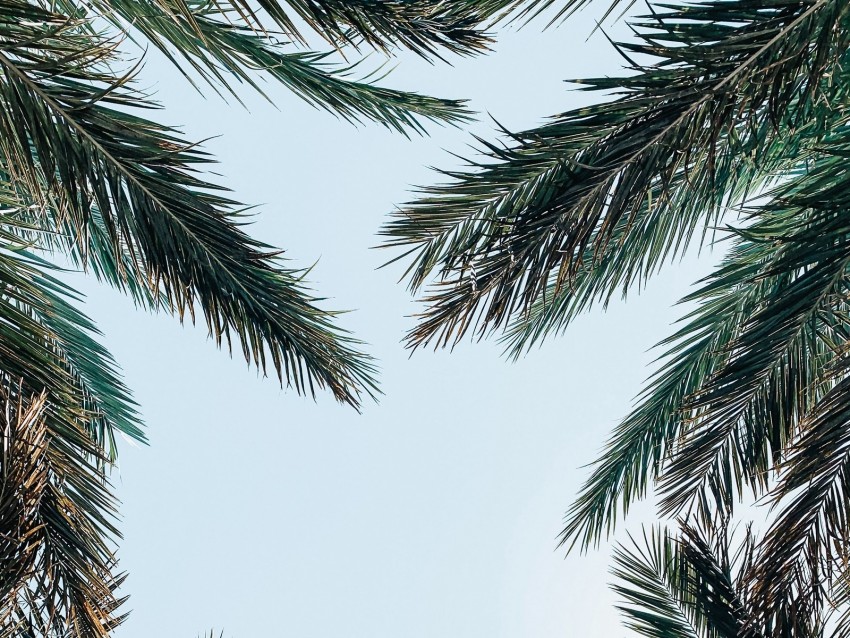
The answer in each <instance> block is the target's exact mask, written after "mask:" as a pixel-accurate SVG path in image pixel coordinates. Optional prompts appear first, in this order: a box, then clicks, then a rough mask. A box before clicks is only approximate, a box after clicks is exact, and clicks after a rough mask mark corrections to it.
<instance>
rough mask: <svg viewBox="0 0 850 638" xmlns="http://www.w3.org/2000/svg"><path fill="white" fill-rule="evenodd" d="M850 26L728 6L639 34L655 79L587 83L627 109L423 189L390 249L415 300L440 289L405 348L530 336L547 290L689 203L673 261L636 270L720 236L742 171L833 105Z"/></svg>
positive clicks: (767, 8) (526, 136)
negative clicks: (529, 325)
mask: <svg viewBox="0 0 850 638" xmlns="http://www.w3.org/2000/svg"><path fill="white" fill-rule="evenodd" d="M665 9H667V8H666V7H665ZM847 16H848V10H847V6H846V4H845V3H840V2H831V1H829V0H800V1H791V0H789V1H787V2H783V1H776V2H770V3H763V2H754V1H749V2H740V1H735V2H731V1H728V0H716V1H713V2H704V3H697V4H694V5H684V6H681V7H677V8H671V9H667V10H666V11H665V12H663V13H653V14H652V15H651V16H649V17H648V18H646V19H645V20H644V22H641V23H639V24H638V25H636V29H637V35H638V37H639V38H640V40H641V42H640V43H638V44H628V43H626V44H622V45H620V46H621V47H623V50H624V51H627V52H628V53H629V54H631V55H635V56H641V55H643V56H650V57H651V58H654V59H655V60H656V62H655V64H653V65H652V66H647V65H640V66H638V65H637V63H635V67H634V69H633V70H634V71H636V74H635V75H632V76H628V77H624V78H614V79H612V78H602V79H596V80H589V81H584V83H585V84H586V85H588V87H589V88H590V89H592V90H596V91H609V92H614V94H615V97H617V99H614V100H613V101H611V102H606V103H604V104H601V105H596V106H591V107H586V108H581V109H577V110H574V111H571V112H568V113H566V114H564V115H561V116H559V117H557V118H556V119H555V120H554V121H553V122H552V123H550V124H547V125H545V126H543V127H540V128H538V129H534V130H531V131H526V132H523V133H519V134H516V135H513V136H512V138H513V139H512V142H513V146H511V147H507V148H501V147H498V146H496V145H492V144H488V145H486V150H487V153H488V158H489V161H488V162H478V163H472V170H468V171H462V172H448V173H446V175H447V176H448V177H450V178H452V179H453V180H454V181H453V182H452V183H449V184H447V185H444V186H436V187H431V188H429V189H426V190H425V191H424V193H423V196H422V198H421V199H420V200H418V201H417V202H414V203H412V204H410V205H408V206H407V207H406V208H404V209H403V210H401V211H400V212H398V213H396V214H395V219H394V220H393V221H392V222H390V223H389V224H387V225H386V226H385V228H384V230H383V234H384V235H385V236H386V237H387V238H388V239H387V245H388V246H396V247H404V248H406V249H407V250H408V252H407V253H406V256H407V257H408V258H409V257H410V256H411V255H414V256H415V257H414V258H413V259H412V263H411V265H410V266H409V268H408V270H407V273H406V276H408V277H409V281H410V284H411V287H412V288H413V289H414V290H415V289H418V288H420V287H421V286H423V285H424V284H425V283H426V281H427V279H428V277H429V276H431V275H432V274H436V276H437V282H436V283H435V284H434V286H433V288H431V291H430V292H428V293H427V294H426V295H425V296H424V301H425V302H426V304H427V309H426V311H425V313H424V314H423V316H422V320H421V322H420V323H419V325H418V326H417V327H416V328H415V329H414V330H413V331H412V332H411V333H410V334H409V336H408V344H409V345H410V346H413V347H415V346H419V345H425V344H427V343H429V342H431V341H434V342H435V343H436V344H437V345H446V344H448V343H450V342H452V341H453V340H457V339H460V338H461V337H462V336H463V335H464V334H465V333H466V332H468V331H470V330H477V331H478V333H479V334H481V335H484V334H486V333H487V332H488V331H489V330H496V329H499V328H501V327H504V326H505V325H506V324H508V323H510V321H511V320H517V321H519V320H521V319H520V317H521V316H522V315H523V314H524V313H526V312H527V311H528V310H529V309H530V308H531V307H532V306H533V304H534V303H535V302H538V301H540V300H541V299H542V297H543V295H544V294H545V293H546V291H547V289H549V290H550V291H551V289H552V286H553V285H554V288H555V290H556V291H557V290H560V289H561V288H570V287H571V286H574V285H575V282H576V280H577V277H578V276H579V273H581V272H582V271H583V270H587V271H589V272H592V271H593V268H594V267H595V265H596V260H602V259H604V255H605V254H606V253H607V252H608V249H609V247H611V246H612V245H613V244H612V242H614V241H615V240H617V238H618V232H620V230H618V229H622V228H623V227H626V228H628V227H629V224H630V223H631V222H632V221H633V220H634V219H635V218H636V217H638V218H639V217H640V211H641V210H642V209H643V208H644V207H646V208H651V207H652V205H653V204H654V205H660V206H662V207H664V206H665V205H666V204H665V202H666V203H667V204H670V203H671V202H672V203H673V204H674V205H675V204H678V203H683V205H684V207H685V210H684V212H683V211H682V210H681V207H679V208H676V209H675V210H676V215H675V216H674V217H673V218H672V221H669V222H668V227H663V228H662V227H660V228H659V232H661V231H664V232H666V233H667V235H666V236H665V237H664V238H663V239H659V240H658V241H659V242H660V245H662V246H666V247H667V248H666V249H661V250H655V251H654V255H652V256H650V257H649V258H648V259H645V260H644V259H643V257H642V256H640V255H638V256H633V257H632V260H633V263H635V264H641V266H642V267H641V268H640V270H641V271H644V272H651V270H652V267H653V265H656V264H657V263H658V262H657V261H654V260H657V258H658V257H660V256H663V255H665V254H668V253H669V252H671V247H683V246H684V245H686V243H687V240H688V239H689V238H690V237H691V236H692V235H693V233H694V229H695V228H698V226H697V225H696V224H695V222H694V218H697V219H698V220H699V221H700V222H702V223H703V224H708V225H710V222H711V220H712V219H716V215H718V214H720V212H722V204H723V203H724V202H725V201H726V197H727V196H728V195H729V194H730V193H731V192H734V191H736V190H738V189H739V187H740V185H739V184H738V185H735V186H732V184H734V178H735V177H737V176H738V174H739V173H738V171H737V161H738V159H739V158H744V157H748V156H750V157H752V158H753V161H754V162H755V163H756V164H760V160H761V158H760V152H761V150H762V149H765V148H772V147H773V146H774V144H781V143H782V142H783V141H784V140H787V141H789V142H790V143H793V142H792V141H791V140H793V138H794V137H795V136H787V135H784V133H783V131H785V130H788V129H793V128H795V127H802V126H803V124H804V123H806V122H807V120H806V117H807V116H809V115H810V114H811V113H812V112H813V111H814V110H815V105H816V104H817V103H819V102H820V101H821V100H824V99H829V98H828V97H826V96H828V95H829V91H825V88H826V86H827V85H829V83H830V81H831V78H832V75H831V73H832V70H833V69H834V68H835V66H836V65H837V64H839V63H840V62H841V61H842V60H843V58H844V57H845V55H846V51H847V42H846V39H847V38H848V37H850V36H848V35H847V34H848V30H847V29H846V28H843V26H842V28H838V25H844V23H845V22H846V21H847V19H848V17H847ZM618 96H619V97H618ZM792 105H793V108H791V107H792ZM826 130H827V129H820V130H819V131H818V130H813V131H812V132H811V133H812V136H813V137H817V135H819V134H821V135H822V134H824V132H825V131H826ZM742 132H743V133H744V134H743V135H742ZM764 168H765V169H767V168H768V167H767V166H765V167H764ZM682 190H684V191H685V192H684V193H682V192H681V191H682ZM650 200H651V201H652V202H653V204H650V203H649V202H650ZM690 202H693V208H691V204H690ZM668 210H673V207H672V206H670V208H669V209H668ZM706 220H707V221H706ZM669 226H672V227H673V228H672V229H671V228H669ZM704 227H705V226H704ZM620 241H621V244H622V239H620ZM634 245H635V246H643V247H644V248H645V247H646V246H647V245H649V246H650V247H652V246H656V245H658V244H657V243H656V242H654V241H650V242H643V243H640V242H634ZM589 255H590V256H592V257H589ZM614 283H615V285H616V286H620V285H622V284H623V280H622V279H619V280H615V281H614ZM600 289H601V290H605V288H604V287H601V286H600ZM608 293H609V294H610V291H608Z"/></svg>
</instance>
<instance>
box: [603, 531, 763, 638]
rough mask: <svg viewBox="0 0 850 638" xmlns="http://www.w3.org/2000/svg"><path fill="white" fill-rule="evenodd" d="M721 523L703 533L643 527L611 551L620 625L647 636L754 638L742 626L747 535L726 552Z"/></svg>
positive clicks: (748, 558)
mask: <svg viewBox="0 0 850 638" xmlns="http://www.w3.org/2000/svg"><path fill="white" fill-rule="evenodd" d="M731 536H732V535H731V534H730V532H729V530H728V529H727V528H726V527H722V528H720V529H719V530H709V531H708V532H705V531H704V530H700V529H697V528H694V527H692V526H690V525H687V524H684V523H683V524H682V527H681V532H680V534H678V535H676V536H673V535H671V534H670V533H669V532H667V531H666V530H665V529H663V528H660V527H653V528H652V529H650V530H649V532H647V531H646V530H644V536H643V538H642V542H639V541H637V540H634V539H633V540H632V542H631V544H630V545H625V544H620V545H617V546H616V547H615V550H614V567H613V569H612V574H613V575H614V577H615V578H616V581H615V582H614V583H613V584H612V589H613V591H614V592H616V593H617V594H618V595H619V596H620V598H621V599H622V601H623V603H622V604H621V605H620V606H619V609H620V611H621V612H622V613H623V615H624V616H625V618H626V621H625V622H626V625H627V626H628V627H630V628H631V629H633V630H635V631H636V632H637V633H639V634H641V635H643V636H647V637H648V638H674V637H675V638H739V637H741V638H743V637H744V636H747V637H749V638H756V636H759V635H760V633H759V632H757V631H753V628H749V627H747V625H748V620H749V618H748V616H747V614H748V610H747V608H746V596H747V589H746V587H745V586H744V584H743V583H744V582H745V579H744V574H746V573H747V571H748V570H749V568H750V564H751V558H752V545H753V539H752V536H751V535H750V533H749V531H747V532H746V533H745V534H744V536H743V539H742V540H741V543H740V546H739V547H738V549H737V551H732V547H731Z"/></svg>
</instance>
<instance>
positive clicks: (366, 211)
mask: <svg viewBox="0 0 850 638" xmlns="http://www.w3.org/2000/svg"><path fill="white" fill-rule="evenodd" d="M602 4H603V5H604V3H602ZM602 9H604V6H600V4H599V3H597V4H594V5H592V6H591V7H590V8H589V9H588V10H585V11H583V12H582V13H580V14H579V15H577V16H574V17H573V18H572V19H571V20H569V21H568V22H567V23H566V24H564V25H561V26H559V27H557V28H550V29H547V30H544V29H543V27H544V26H545V22H546V21H545V20H539V21H536V22H533V23H531V24H530V25H529V26H526V27H524V28H523V29H519V30H518V29H515V28H506V29H501V30H500V31H499V32H498V43H497V45H496V46H495V51H494V53H492V54H491V55H489V56H486V57H478V58H474V59H457V58H453V59H451V62H452V64H453V66H447V65H444V64H435V65H430V64H428V63H426V62H423V61H421V60H419V59H416V58H415V57H413V56H401V58H400V59H399V60H398V61H397V66H396V68H395V69H394V70H393V72H392V73H391V74H390V76H389V77H388V78H387V79H385V80H384V84H386V85H389V86H393V87H397V88H404V89H409V90H417V91H420V92H423V93H430V94H432V95H439V96H444V97H465V98H468V99H470V105H471V106H472V108H474V109H475V110H476V111H478V112H479V120H478V121H477V122H476V123H474V124H472V125H470V126H468V127H464V128H463V129H459V128H441V127H439V126H430V127H429V128H428V130H429V133H430V136H428V137H414V138H413V139H411V140H407V139H405V138H404V137H403V136H400V135H398V134H393V133H390V132H388V131H386V130H384V129H383V128H381V127H380V126H377V125H363V126H359V127H355V126H352V125H350V124H347V123H345V122H343V121H340V120H338V119H335V118H334V117H333V116H331V115H329V114H327V113H325V112H321V111H317V110H315V109H312V108H311V107H309V106H307V105H306V104H304V103H303V102H301V101H300V100H299V99H298V98H297V97H295V96H293V95H292V94H290V93H289V92H287V91H286V89H284V88H282V87H279V86H276V85H273V84H269V85H268V87H267V94H268V96H269V97H270V98H271V102H272V103H269V102H266V101H264V100H263V99H262V98H261V97H259V96H258V95H256V94H252V93H251V92H250V89H248V88H247V87H246V89H245V91H243V92H242V96H243V97H244V101H245V106H244V107H243V106H240V105H239V104H238V103H235V102H234V101H233V100H232V99H231V100H230V101H229V103H228V102H226V101H224V100H222V99H220V98H219V97H217V96H216V95H215V94H214V93H213V92H211V91H208V92H207V95H206V96H202V95H199V94H198V93H197V92H196V91H195V90H194V89H192V88H191V87H190V86H189V85H188V84H187V83H186V82H185V81H183V79H182V78H181V77H180V75H179V74H178V73H177V72H176V71H175V70H174V69H173V68H172V67H170V66H169V64H168V63H167V62H164V61H162V60H161V59H158V58H157V57H156V56H155V55H151V56H149V59H148V63H147V65H146V67H145V68H144V69H143V71H142V74H141V78H142V83H143V84H144V85H146V86H148V87H149V88H150V89H151V90H153V91H154V92H155V94H156V97H157V99H158V100H160V101H161V102H162V103H163V105H164V107H165V108H164V110H163V111H162V112H160V113H159V114H158V117H159V119H160V120H161V121H164V122H166V123H169V124H177V125H181V126H182V128H183V130H184V131H185V133H186V135H187V136H188V137H189V138H190V139H208V141H207V142H206V144H205V147H206V148H207V149H208V150H210V151H211V152H213V153H214V154H215V155H216V156H217V157H218V159H219V160H220V164H219V165H218V166H216V167H215V171H216V172H217V173H220V174H221V177H220V178H217V179H219V180H220V181H221V183H224V184H226V185H228V186H229V187H230V188H232V189H233V191H234V196H235V197H236V198H238V199H239V200H240V201H243V202H245V203H249V204H258V205H259V207H258V208H257V209H256V212H257V217H256V219H255V223H254V224H253V225H252V226H251V227H250V229H249V232H251V233H252V234H253V235H254V236H256V237H258V238H260V239H262V240H264V241H265V242H267V243H270V244H273V245H276V246H279V247H282V248H284V249H286V256H287V257H288V258H289V259H291V260H292V264H293V265H297V266H309V265H311V264H313V263H314V262H315V264H316V265H315V267H314V269H313V270H312V272H311V274H310V280H311V282H312V284H313V286H314V288H315V289H316V290H317V291H318V293H320V294H321V295H322V296H325V297H328V302H327V304H328V307H332V308H335V309H350V310H352V312H351V313H349V314H347V315H345V316H344V317H342V319H341V323H342V325H343V326H345V327H346V328H349V329H351V330H353V331H354V333H355V334H356V335H357V336H358V337H359V338H361V339H363V340H364V341H366V342H367V344H368V345H367V348H368V351H369V352H370V353H371V354H372V355H374V356H375V357H376V358H377V359H378V362H379V365H380V369H381V371H380V381H381V388H382V390H383V392H384V395H383V396H382V397H381V398H380V401H379V403H368V404H366V405H365V407H364V409H363V413H362V414H357V413H356V412H355V411H354V410H352V409H350V408H346V407H343V406H339V405H337V404H335V403H334V401H333V400H332V398H331V397H330V396H329V395H325V394H323V395H320V396H319V397H318V398H317V400H316V401H315V402H314V401H313V400H311V399H309V398H303V397H299V396H297V395H296V394H295V393H294V392H293V391H287V390H285V389H281V388H280V386H279V384H278V383H277V381H276V380H275V379H273V378H268V379H267V378H263V377H262V376H261V375H258V374H257V372H256V370H254V369H251V368H249V367H247V366H246V364H245V363H244V361H243V360H241V359H240V358H234V359H231V358H230V357H229V356H228V355H227V353H225V352H221V351H219V350H217V348H216V346H215V344H214V343H212V342H211V341H210V340H209V339H208V338H207V336H206V333H205V331H204V329H203V328H202V327H200V326H198V327H191V326H185V327H184V326H180V324H179V323H178V321H177V320H176V319H174V318H172V317H169V316H166V315H150V314H145V313H144V312H141V311H137V310H136V309H135V308H134V307H133V304H132V302H131V301H130V300H129V299H127V298H124V297H122V296H120V295H119V294H118V293H116V292H114V291H111V290H109V289H107V288H105V287H102V286H99V285H97V284H96V282H94V281H92V280H90V279H85V278H82V277H79V276H74V277H72V282H73V283H74V284H75V285H76V286H77V287H78V288H80V289H81V290H83V291H84V292H85V293H86V295H87V303H86V306H85V309H86V311H87V312H88V314H89V315H90V316H92V318H94V319H95V320H96V321H97V323H98V324H99V326H100V327H101V329H102V330H103V332H104V341H105V343H106V344H107V345H108V347H109V348H110V349H111V351H112V352H113V353H114V355H115V356H116V358H117V359H118V361H119V363H120V364H121V366H122V368H123V370H124V373H125V376H126V380H127V382H128V384H129V385H130V387H131V388H133V390H134V391H135V397H136V399H137V401H138V402H139V403H140V405H141V412H142V415H143V417H144V420H145V422H146V424H147V434H148V437H149V440H150V445H149V446H133V445H130V444H128V443H126V442H122V445H121V447H120V461H119V467H118V469H117V470H116V471H115V473H114V475H113V479H114V481H115V484H116V490H117V492H118V495H119V497H120V498H121V500H122V503H123V504H122V508H121V514H122V520H121V528H122V530H123V532H124V537H125V538H124V540H123V541H122V543H121V546H120V551H119V558H120V560H121V566H122V568H123V569H126V570H127V571H128V572H129V578H128V580H127V581H126V584H125V586H124V592H125V593H127V594H129V595H130V600H129V602H128V603H127V606H126V609H128V610H132V613H131V615H130V617H129V619H128V621H127V622H126V624H125V625H124V626H123V627H122V628H121V629H120V630H119V631H118V632H117V633H116V636H117V637H118V638H142V637H145V638H147V637H149V636H152V635H156V636H173V637H178V636H179V637H186V638H188V637H191V636H197V635H199V634H202V633H204V632H209V630H210V629H215V631H216V635H218V633H219V632H220V631H223V632H224V636H229V637H233V638H259V637H261V636H262V637H267V636H292V637H298V638H341V637H343V636H344V637H345V638H361V637H362V638H367V637H368V638H399V637H400V636H404V638H425V637H428V638H436V637H438V636H439V637H441V638H455V637H457V638H460V637H463V638H485V637H486V638H519V637H523V638H527V637H529V636H535V638H552V637H556V636H598V637H603V638H608V637H612V638H613V637H619V636H627V635H629V632H628V630H626V629H624V628H623V627H622V626H621V625H620V620H619V617H618V616H617V614H616V612H615V610H614V608H613V605H614V603H615V602H616V599H615V597H614V595H613V594H611V593H610V592H609V590H608V588H607V583H608V582H609V580H610V578H609V574H608V567H609V564H610V551H611V547H610V545H609V544H603V545H602V546H601V547H600V548H599V549H598V550H595V551H591V552H589V553H588V554H586V555H579V554H577V553H576V554H571V555H569V556H565V553H564V551H563V550H559V549H557V548H556V537H557V534H558V532H559V531H560V529H561V523H562V518H563V514H564V511H565V510H566V508H567V507H568V506H569V504H570V502H571V499H572V498H573V496H574V495H575V494H576V493H577V491H578V489H579V488H580V486H581V484H582V481H583V480H584V478H585V477H586V476H587V473H588V469H587V468H586V467H585V466H586V465H587V464H588V463H590V462H591V461H592V460H593V459H594V458H595V456H596V454H597V453H598V451H599V449H600V447H601V446H602V444H603V442H604V440H605V438H606V437H607V435H608V433H609V432H610V431H611V429H612V428H613V427H614V426H615V425H616V423H617V422H618V420H619V419H620V418H622V417H623V416H625V414H626V412H627V411H628V409H629V407H630V406H631V405H632V401H633V397H634V396H635V395H637V393H638V392H639V390H640V388H641V384H642V381H643V380H644V379H645V378H646V377H647V376H648V374H649V372H650V370H651V362H652V360H653V358H654V355H653V353H652V352H650V348H651V346H652V345H653V344H654V343H656V342H657V341H659V340H660V339H662V338H663V337H665V336H666V335H667V334H668V333H669V332H670V325H671V323H672V322H673V321H674V320H675V319H676V318H677V317H678V316H680V315H681V314H682V309H681V308H675V307H673V305H674V303H675V302H676V300H677V299H678V298H680V297H681V296H682V295H683V294H684V293H685V292H686V290H687V289H688V286H689V284H690V283H691V282H693V281H694V280H695V279H697V278H698V277H699V276H700V275H702V274H704V273H705V272H706V270H707V264H708V261H707V259H706V258H705V257H703V258H702V259H698V258H696V257H690V258H687V259H686V260H684V261H683V262H681V263H676V264H675V265H673V266H671V267H669V268H667V269H666V270H665V272H664V273H662V275H660V276H658V277H657V278H656V279H654V280H653V281H652V282H651V283H650V285H649V286H648V288H647V290H646V291H645V292H643V293H642V294H641V295H640V296H639V297H637V296H633V297H630V298H629V300H628V302H627V303H621V302H616V303H613V304H612V305H611V306H610V307H609V308H608V310H607V312H602V311H601V309H597V310H594V311H593V312H591V313H589V314H588V315H586V316H583V317H581V318H580V319H579V320H578V321H576V322H575V324H574V325H573V326H572V327H571V328H570V329H569V330H568V332H567V333H566V334H565V335H563V336H561V337H559V338H555V339H551V340H549V341H547V342H546V343H545V344H544V345H543V347H542V348H540V349H537V350H534V351H532V352H531V353H530V354H529V355H528V356H526V357H524V358H522V359H520V360H519V361H517V362H515V363H511V362H508V361H507V360H506V359H505V357H504V356H502V351H501V347H500V346H499V345H498V344H497V343H494V342H481V343H471V342H464V343H463V344H461V345H459V346H458V347H457V348H455V350H454V351H453V352H448V351H438V352H433V351H430V350H427V351H417V352H416V353H415V354H414V355H413V356H410V353H409V352H407V351H405V350H404V348H403V346H402V345H401V343H400V342H401V339H402V337H403V335H404V333H405V331H406V329H409V328H410V327H411V326H412V325H413V319H412V318H411V317H410V315H411V314H412V313H413V312H415V310H416V305H415V304H414V303H413V301H412V299H411V297H410V295H409V293H408V292H407V291H406V289H405V287H404V285H403V284H399V283H398V278H399V276H400V275H401V269H400V268H398V267H395V268H392V267H391V268H386V269H381V270H379V269H378V266H380V265H381V264H382V263H384V262H385V261H386V260H388V259H389V258H390V257H391V256H393V255H394V253H390V252H388V251H386V250H376V249H374V248H373V247H374V246H376V245H377V244H378V243H379V242H380V240H379V238H378V237H377V236H376V233H377V231H378V229H379V228H380V225H381V223H382V222H383V221H385V220H386V219H387V214H388V213H389V212H390V211H392V210H393V206H394V205H397V204H400V203H402V202H404V201H407V200H409V199H410V198H411V197H412V192H413V190H414V186H415V185H417V184H419V185H424V184H429V183H433V182H434V181H435V180H438V179H439V176H437V175H436V174H435V173H434V172H433V171H432V170H430V169H429V168H428V167H429V166H438V167H441V168H452V167H457V166H458V165H459V161H458V160H457V159H456V158H454V157H453V156H452V155H451V153H460V154H467V155H469V154H471V153H473V152H474V151H473V149H472V148H471V147H470V144H472V143H474V140H473V138H472V133H477V134H480V135H483V136H485V137H488V138H490V139H492V138H493V137H494V124H493V121H492V120H491V119H489V117H490V116H492V117H493V118H495V119H497V120H498V121H499V122H500V123H501V124H503V125H504V126H506V127H508V128H509V129H513V130H517V129H522V128H528V127H532V126H534V125H537V124H539V123H541V122H542V121H543V119H544V118H545V116H547V115H553V114H556V113H558V112H561V111H564V110H567V109H569V108H573V107H575V106H578V105H579V104H582V103H587V102H588V101H589V100H590V99H593V96H590V95H588V94H586V93H581V92H577V91H574V90H571V87H570V85H569V84H566V83H565V82H564V80H565V79H567V78H574V77H582V76H589V75H606V74H609V75H610V74H616V73H618V72H619V68H620V59H619V57H618V56H617V54H616V53H615V52H614V51H613V50H612V49H611V47H610V45H609V44H608V43H607V41H606V40H605V38H604V37H603V36H602V35H601V34H600V33H599V32H597V33H596V34H594V35H593V36H592V37H589V36H590V35H591V32H592V31H593V25H594V18H596V17H598V16H599V15H601V11H602ZM609 30H610V32H612V33H613V34H615V35H617V34H622V33H624V25H623V24H622V23H620V24H616V25H613V26H609ZM375 61H376V63H377V56H375ZM369 62H371V60H370V61H369ZM652 519H653V515H652V509H651V507H648V506H644V507H639V508H637V509H636V510H635V514H634V516H632V517H630V518H629V521H628V522H629V526H630V528H631V529H635V525H637V524H639V523H640V522H641V521H651V520H652ZM624 529H625V528H624ZM621 536H623V535H621Z"/></svg>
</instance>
